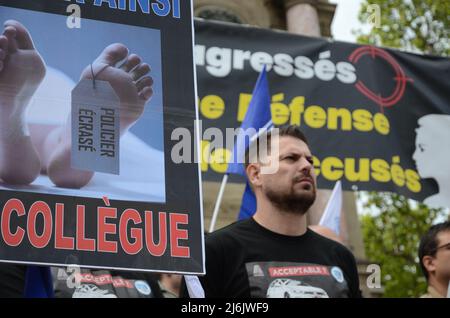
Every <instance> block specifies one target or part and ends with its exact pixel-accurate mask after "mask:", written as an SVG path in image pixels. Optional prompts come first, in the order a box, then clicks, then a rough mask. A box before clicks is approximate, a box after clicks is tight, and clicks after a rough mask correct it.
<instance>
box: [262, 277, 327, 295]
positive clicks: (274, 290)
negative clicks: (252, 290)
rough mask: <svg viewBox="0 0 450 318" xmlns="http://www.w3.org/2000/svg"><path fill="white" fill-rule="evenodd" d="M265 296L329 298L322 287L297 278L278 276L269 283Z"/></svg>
mask: <svg viewBox="0 0 450 318" xmlns="http://www.w3.org/2000/svg"><path fill="white" fill-rule="evenodd" d="M267 298H329V297H328V294H327V293H326V291H324V290H323V289H322V288H318V287H313V286H311V285H308V284H306V283H303V282H301V281H299V280H294V279H286V278H278V279H275V280H274V281H273V282H272V283H270V285H269V289H267Z"/></svg>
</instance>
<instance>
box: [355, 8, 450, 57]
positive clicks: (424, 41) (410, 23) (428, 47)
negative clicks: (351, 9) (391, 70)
mask: <svg viewBox="0 0 450 318" xmlns="http://www.w3.org/2000/svg"><path fill="white" fill-rule="evenodd" d="M376 12H379V13H380V19H379V22H380V24H379V25H374V23H375V22H377V19H376V18H375V15H374V14H376ZM359 20H360V21H361V22H362V23H368V24H370V25H372V28H371V30H370V31H369V32H368V33H364V32H363V31H361V30H359V31H357V32H356V34H357V35H359V36H358V42H359V43H364V44H373V45H378V46H387V47H393V48H400V49H405V50H407V51H412V52H417V51H420V52H424V53H427V54H434V55H440V56H448V55H449V54H450V42H449V39H448V36H449V33H450V31H449V30H450V22H449V21H450V1H448V0H365V1H363V3H362V6H361V9H360V11H359Z"/></svg>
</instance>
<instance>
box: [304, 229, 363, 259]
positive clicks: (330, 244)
mask: <svg viewBox="0 0 450 318" xmlns="http://www.w3.org/2000/svg"><path fill="white" fill-rule="evenodd" d="M310 232H311V236H312V238H313V240H314V242H315V244H317V245H319V246H320V247H321V249H323V250H327V251H333V252H334V253H335V254H338V255H341V256H344V257H351V258H354V256H353V253H352V252H351V251H350V250H349V249H348V248H347V247H346V246H345V245H343V244H342V243H340V242H337V241H334V240H332V239H329V238H327V237H325V236H323V235H320V234H318V233H316V232H314V231H312V230H310Z"/></svg>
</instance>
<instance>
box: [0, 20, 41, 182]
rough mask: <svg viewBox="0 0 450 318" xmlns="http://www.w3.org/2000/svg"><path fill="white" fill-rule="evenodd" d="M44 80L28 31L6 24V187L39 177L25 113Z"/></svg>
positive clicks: (0, 164) (2, 61) (1, 45)
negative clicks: (7, 184)
mask: <svg viewBox="0 0 450 318" xmlns="http://www.w3.org/2000/svg"><path fill="white" fill-rule="evenodd" d="M44 76H45V64H44V61H43V60H42V58H41V56H40V55H39V53H38V52H37V51H36V50H35V48H34V44H33V41H32V39H31V36H30V34H29V32H28V30H27V29H26V28H25V27H24V26H23V25H22V24H20V23H19V22H17V21H14V20H9V21H6V22H5V24H4V31H3V34H2V35H1V36H0V178H1V179H2V180H3V181H4V182H6V183H9V184H29V183H31V182H33V180H34V179H36V177H37V176H38V174H39V171H40V160H39V157H38V155H37V153H36V150H35V149H34V147H33V145H32V143H31V139H30V136H29V134H28V128H27V125H26V123H25V111H26V108H27V106H28V103H29V102H30V99H31V97H32V96H33V94H34V93H35V91H36V89H37V88H38V87H39V84H40V83H41V82H42V79H43V78H44Z"/></svg>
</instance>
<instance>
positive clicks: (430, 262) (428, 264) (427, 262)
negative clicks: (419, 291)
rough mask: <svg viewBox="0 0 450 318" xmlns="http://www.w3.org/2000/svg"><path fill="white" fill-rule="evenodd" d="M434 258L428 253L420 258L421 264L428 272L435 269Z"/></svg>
mask: <svg viewBox="0 0 450 318" xmlns="http://www.w3.org/2000/svg"><path fill="white" fill-rule="evenodd" d="M434 260H435V258H434V257H433V256H430V255H425V256H424V257H423V258H422V264H423V266H424V267H425V268H426V269H427V272H428V273H432V272H434V271H435V270H436V264H435V261H434Z"/></svg>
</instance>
